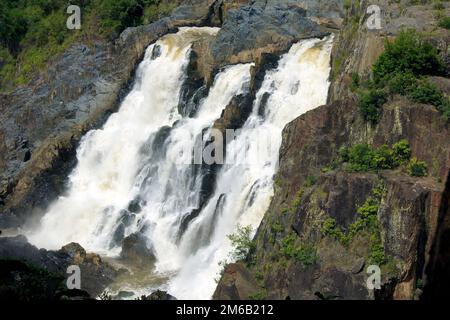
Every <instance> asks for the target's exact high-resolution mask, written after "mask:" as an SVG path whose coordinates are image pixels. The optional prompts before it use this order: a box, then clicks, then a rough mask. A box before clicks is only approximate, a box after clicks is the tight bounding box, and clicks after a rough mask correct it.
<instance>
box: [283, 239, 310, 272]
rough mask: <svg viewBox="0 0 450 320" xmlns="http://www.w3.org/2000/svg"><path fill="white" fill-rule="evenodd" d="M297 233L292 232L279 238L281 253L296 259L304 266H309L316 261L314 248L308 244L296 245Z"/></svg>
mask: <svg viewBox="0 0 450 320" xmlns="http://www.w3.org/2000/svg"><path fill="white" fill-rule="evenodd" d="M296 239H297V235H296V234H295V233H293V232H291V233H290V234H288V235H287V236H286V237H284V238H283V239H282V240H281V248H280V250H281V253H283V254H284V255H285V256H286V257H288V258H292V259H296V260H297V261H299V262H301V263H302V264H303V265H304V266H309V265H312V264H314V263H315V262H316V261H317V255H316V249H315V247H314V246H312V245H309V244H300V245H296V244H295V242H296Z"/></svg>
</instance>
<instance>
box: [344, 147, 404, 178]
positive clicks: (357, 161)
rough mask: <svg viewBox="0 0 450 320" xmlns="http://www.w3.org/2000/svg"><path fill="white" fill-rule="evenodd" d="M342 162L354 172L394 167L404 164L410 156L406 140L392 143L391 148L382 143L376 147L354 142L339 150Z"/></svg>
mask: <svg viewBox="0 0 450 320" xmlns="http://www.w3.org/2000/svg"><path fill="white" fill-rule="evenodd" d="M339 157H340V159H341V161H342V162H345V163H348V169H349V170H350V171H356V172H366V171H377V170H382V169H394V168H396V167H398V166H400V165H402V164H405V163H406V162H407V161H408V160H409V158H410V157H411V149H410V147H409V143H408V141H406V140H401V141H399V142H398V143H396V144H394V145H393V146H392V148H389V147H388V146H387V145H383V146H381V147H380V148H378V149H376V148H373V147H371V146H369V145H367V144H356V145H354V146H352V147H350V148H347V147H343V148H341V149H340V150H339Z"/></svg>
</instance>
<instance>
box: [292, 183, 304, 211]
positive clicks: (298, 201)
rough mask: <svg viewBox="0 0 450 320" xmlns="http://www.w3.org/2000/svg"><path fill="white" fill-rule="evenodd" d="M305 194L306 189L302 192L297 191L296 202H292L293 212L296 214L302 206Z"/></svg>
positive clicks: (302, 189) (301, 190)
mask: <svg viewBox="0 0 450 320" xmlns="http://www.w3.org/2000/svg"><path fill="white" fill-rule="evenodd" d="M304 192H305V189H304V188H300V190H298V191H297V193H296V194H295V197H294V200H292V203H291V211H293V212H296V211H297V209H298V208H299V207H300V205H301V204H302V197H303V193H304Z"/></svg>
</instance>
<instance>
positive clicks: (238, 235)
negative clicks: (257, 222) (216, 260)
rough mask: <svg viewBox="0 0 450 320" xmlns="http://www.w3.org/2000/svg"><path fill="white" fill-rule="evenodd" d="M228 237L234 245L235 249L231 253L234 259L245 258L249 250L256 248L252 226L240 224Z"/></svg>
mask: <svg viewBox="0 0 450 320" xmlns="http://www.w3.org/2000/svg"><path fill="white" fill-rule="evenodd" d="M228 239H230V241H231V245H232V246H233V251H232V253H231V258H232V259H233V260H236V261H239V260H244V259H245V258H246V257H247V255H248V254H249V252H251V251H252V250H254V248H255V243H254V242H253V238H252V227H251V226H246V227H242V226H238V227H237V231H236V232H235V233H233V234H230V235H228Z"/></svg>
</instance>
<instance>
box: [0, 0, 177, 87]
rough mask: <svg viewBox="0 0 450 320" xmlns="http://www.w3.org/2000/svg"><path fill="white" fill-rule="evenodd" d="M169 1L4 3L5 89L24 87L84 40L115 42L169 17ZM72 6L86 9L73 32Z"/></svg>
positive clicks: (0, 38) (1, 65)
mask: <svg viewBox="0 0 450 320" xmlns="http://www.w3.org/2000/svg"><path fill="white" fill-rule="evenodd" d="M179 2H180V1H179V0H177V1H169V0H71V1H67V0H2V1H0V26H1V27H0V90H1V91H4V90H7V89H11V88H13V87H15V86H17V85H20V84H25V83H27V82H29V81H30V80H31V78H32V77H33V76H34V75H35V74H36V72H38V71H39V70H41V69H42V68H43V67H44V66H45V65H46V64H47V63H48V61H49V60H50V59H51V58H52V57H54V56H55V55H58V54H60V53H62V52H64V50H66V49H67V48H68V46H70V45H71V44H72V43H74V42H75V41H78V40H82V41H84V42H85V43H87V44H90V43H92V42H93V41H95V40H96V39H102V38H103V39H113V38H115V37H117V36H118V35H119V33H120V32H121V31H122V30H124V29H125V28H127V27H132V26H137V25H140V24H143V23H150V22H153V21H155V20H157V19H158V18H160V17H162V16H164V15H167V14H169V13H170V12H171V11H172V9H173V8H175V7H176V6H177V4H178V3H179ZM69 4H74V5H78V6H80V8H81V19H82V21H81V30H68V29H67V27H66V21H67V18H68V17H69V14H67V12H66V10H67V7H68V6H69Z"/></svg>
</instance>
